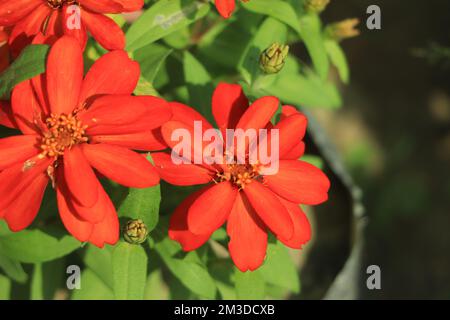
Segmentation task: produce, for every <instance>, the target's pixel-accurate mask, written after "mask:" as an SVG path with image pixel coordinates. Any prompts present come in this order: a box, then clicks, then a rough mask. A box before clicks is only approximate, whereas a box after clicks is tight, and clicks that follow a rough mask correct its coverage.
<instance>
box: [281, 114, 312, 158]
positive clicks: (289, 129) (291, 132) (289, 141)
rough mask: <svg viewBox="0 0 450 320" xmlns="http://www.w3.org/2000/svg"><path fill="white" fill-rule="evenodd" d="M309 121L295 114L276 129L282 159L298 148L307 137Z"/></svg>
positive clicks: (282, 121)
mask: <svg viewBox="0 0 450 320" xmlns="http://www.w3.org/2000/svg"><path fill="white" fill-rule="evenodd" d="M306 126H307V119H306V117H305V116H304V115H302V114H294V115H291V116H289V117H286V118H285V119H283V120H281V121H280V122H279V123H277V125H276V126H275V127H274V129H278V130H279V131H278V132H279V146H280V149H279V156H280V159H282V158H283V157H284V156H285V155H286V154H287V153H288V152H290V151H291V150H292V148H294V147H295V146H297V145H298V144H299V143H300V141H301V140H302V139H303V137H304V136H305V132H306Z"/></svg>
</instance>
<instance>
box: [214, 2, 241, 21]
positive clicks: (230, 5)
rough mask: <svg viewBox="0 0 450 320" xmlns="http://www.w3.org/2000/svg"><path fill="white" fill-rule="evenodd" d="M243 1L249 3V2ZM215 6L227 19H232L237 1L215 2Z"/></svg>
mask: <svg viewBox="0 0 450 320" xmlns="http://www.w3.org/2000/svg"><path fill="white" fill-rule="evenodd" d="M242 1H244V2H247V1H249V0H242ZM215 4H216V9H217V11H218V12H219V14H220V15H221V16H222V17H223V18H225V19H228V18H229V17H231V15H232V13H233V11H234V9H235V8H236V0H215Z"/></svg>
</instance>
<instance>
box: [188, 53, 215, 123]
mask: <svg viewBox="0 0 450 320" xmlns="http://www.w3.org/2000/svg"><path fill="white" fill-rule="evenodd" d="M183 69H184V78H185V81H186V85H187V89H188V92H189V103H190V105H191V106H192V107H194V108H195V109H197V111H199V112H200V113H201V114H202V115H203V116H204V117H206V119H208V120H210V121H212V119H213V117H212V111H211V98H212V94H213V91H214V87H213V85H212V83H211V76H210V75H209V74H208V71H206V69H205V68H204V67H203V65H202V64H201V63H200V62H199V61H198V60H197V59H196V58H195V57H194V56H193V55H192V54H190V53H189V52H188V51H186V52H185V53H184V56H183Z"/></svg>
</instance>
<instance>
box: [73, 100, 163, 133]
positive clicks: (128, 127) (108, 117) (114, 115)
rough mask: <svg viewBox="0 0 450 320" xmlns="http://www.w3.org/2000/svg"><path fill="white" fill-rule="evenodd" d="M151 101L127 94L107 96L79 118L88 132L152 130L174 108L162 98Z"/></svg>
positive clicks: (94, 102)
mask: <svg viewBox="0 0 450 320" xmlns="http://www.w3.org/2000/svg"><path fill="white" fill-rule="evenodd" d="M145 101H147V102H148V100H147V99H146V100H144V99H141V98H140V97H134V96H128V95H107V96H102V97H99V98H96V99H95V100H94V101H93V103H92V105H91V106H90V108H89V109H88V111H87V112H85V113H83V114H81V115H80V116H79V119H80V120H81V121H82V122H83V124H85V125H87V126H88V128H87V130H86V132H87V133H88V134H89V135H91V136H92V135H110V134H113V135H114V134H128V133H138V132H144V131H150V130H151V129H153V128H155V127H156V126H158V125H159V124H160V122H161V119H167V118H169V117H170V114H171V111H170V109H169V108H167V107H166V106H167V105H166V102H165V101H164V100H162V99H159V98H155V99H154V101H155V103H154V104H153V105H149V104H148V103H145Z"/></svg>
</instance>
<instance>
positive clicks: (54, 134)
mask: <svg viewBox="0 0 450 320" xmlns="http://www.w3.org/2000/svg"><path fill="white" fill-rule="evenodd" d="M45 125H46V126H47V130H46V131H44V132H43V134H42V140H41V150H42V155H43V156H47V157H50V158H53V157H58V156H62V155H63V154H64V151H65V150H66V149H68V148H69V149H70V148H72V147H73V146H74V145H77V144H79V143H84V142H87V141H88V138H87V136H86V132H85V131H86V128H87V126H83V124H82V123H81V121H80V120H78V119H77V118H76V116H75V115H73V114H70V115H65V114H61V115H54V114H52V115H50V117H48V118H47V119H46V120H45Z"/></svg>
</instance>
